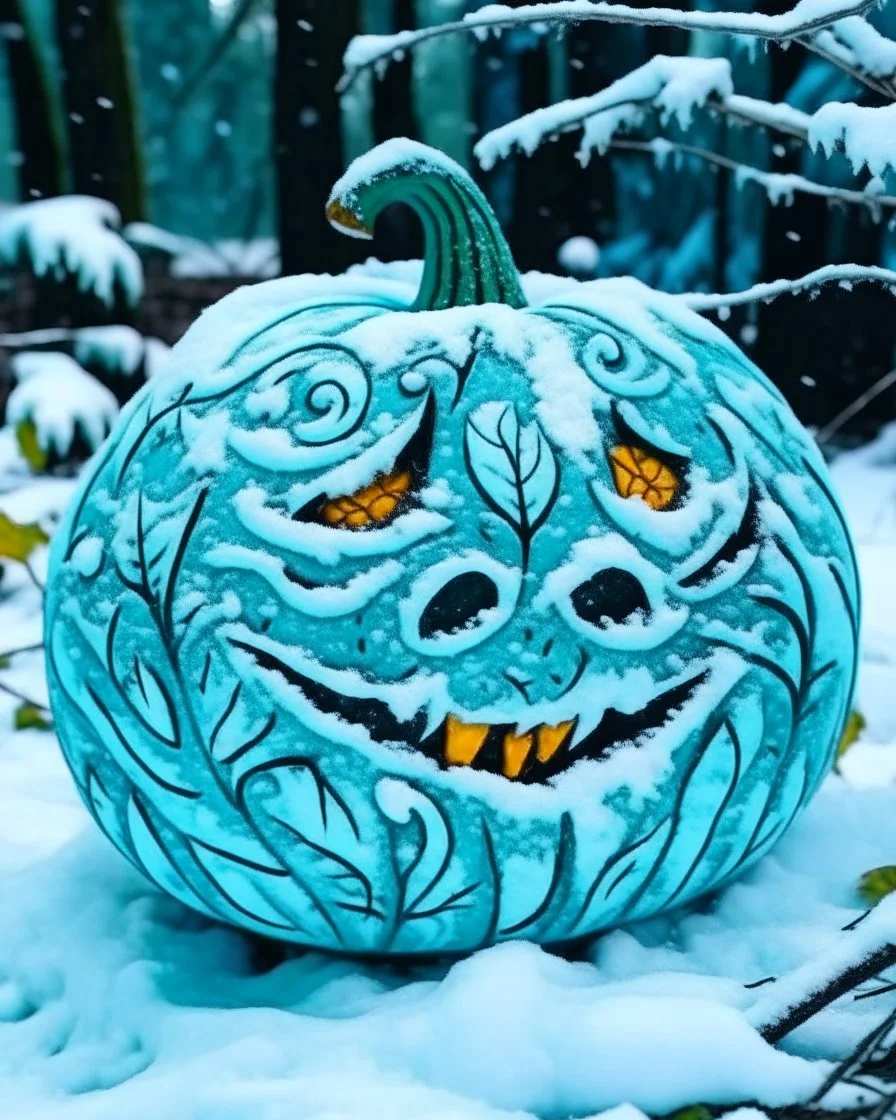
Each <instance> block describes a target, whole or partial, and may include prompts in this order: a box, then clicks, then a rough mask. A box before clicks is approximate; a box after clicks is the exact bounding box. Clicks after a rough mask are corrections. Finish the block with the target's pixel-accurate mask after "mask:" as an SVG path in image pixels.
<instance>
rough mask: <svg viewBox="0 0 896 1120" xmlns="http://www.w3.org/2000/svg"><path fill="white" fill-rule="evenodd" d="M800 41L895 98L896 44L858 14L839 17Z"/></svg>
mask: <svg viewBox="0 0 896 1120" xmlns="http://www.w3.org/2000/svg"><path fill="white" fill-rule="evenodd" d="M798 42H800V44H801V45H802V46H804V47H806V48H807V49H808V50H810V51H814V52H815V54H817V55H819V56H820V57H821V58H824V59H826V60H827V61H828V62H830V63H833V65H835V66H839V67H840V69H841V70H845V71H846V73H847V74H849V75H851V76H852V77H853V78H856V79H857V80H858V81H860V82H863V83H864V84H865V85H867V86H869V87H870V88H871V89H873V90H874V91H875V92H876V93H879V94H880V95H881V96H882V97H887V98H890V99H891V100H892V99H896V81H894V79H896V43H894V42H893V41H892V40H891V39H888V38H887V37H886V36H885V35H881V33H880V32H879V31H878V30H877V29H876V28H874V27H872V26H871V24H870V23H868V22H867V21H866V20H864V19H860V18H859V17H858V16H850V17H848V18H847V19H841V20H837V22H836V23H832V24H831V25H830V27H826V28H823V29H822V30H821V31H816V32H815V33H814V34H812V35H806V36H801V37H800V38H799V40H798Z"/></svg>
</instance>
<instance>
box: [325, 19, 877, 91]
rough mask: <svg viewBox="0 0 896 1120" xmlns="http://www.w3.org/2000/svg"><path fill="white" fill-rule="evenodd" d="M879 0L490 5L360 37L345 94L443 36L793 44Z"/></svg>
mask: <svg viewBox="0 0 896 1120" xmlns="http://www.w3.org/2000/svg"><path fill="white" fill-rule="evenodd" d="M875 2H876V0H797V3H796V4H795V5H794V6H793V7H792V8H789V9H788V10H787V11H785V12H780V13H779V14H778V15H764V14H762V13H759V12H708V11H700V10H689V11H679V10H676V9H674V8H660V7H652V8H634V7H630V6H629V5H627V4H614V3H608V2H606V0H553V2H549V3H542V4H525V5H523V6H521V7H517V8H510V7H508V6H507V5H506V4H488V5H486V6H485V7H483V8H480V9H479V10H478V11H475V12H470V13H469V14H467V15H466V16H464V18H463V19H461V20H456V21H454V22H451V23H442V24H437V25H435V26H432V27H424V28H421V29H420V30H417V31H399V32H397V33H396V34H394V35H358V36H356V37H355V38H354V39H353V40H352V41H351V42H350V43H349V45H348V48H347V50H346V52H345V56H344V58H343V67H344V71H345V72H344V74H343V77H342V80H341V81H340V83H339V87H338V88H339V89H340V91H342V90H345V89H348V88H349V87H350V86H351V85H352V84H353V83H354V81H355V80H356V78H357V77H358V75H359V74H361V73H362V72H364V71H366V70H370V69H375V70H377V72H379V73H382V71H383V70H384V68H385V67H387V66H388V65H389V63H390V62H391V61H393V60H394V59H398V58H401V57H403V55H404V54H405V52H406V51H408V50H412V49H413V48H414V47H416V46H417V45H418V44H420V43H423V42H426V41H427V40H429V39H434V38H437V37H440V36H442V35H453V34H458V33H460V32H468V33H472V34H474V35H476V36H478V37H479V38H485V37H486V36H487V35H488V34H489V33H492V32H494V33H496V34H500V33H501V32H502V31H505V30H507V29H509V28H513V27H520V26H528V27H532V26H536V27H539V26H544V27H564V26H571V25H573V24H577V23H584V22H587V21H592V20H594V21H599V22H602V23H620V24H634V25H637V26H641V27H645V26H646V27H670V28H678V29H679V30H682V31H715V32H720V33H727V34H730V35H745V36H750V37H753V38H758V39H767V40H773V41H777V42H784V43H786V42H790V41H792V40H794V39H798V38H800V37H802V36H810V35H812V34H814V33H817V32H819V31H822V30H824V29H826V28H828V27H830V26H831V25H832V24H834V23H837V22H838V21H840V20H843V19H846V18H848V17H850V16H861V15H863V14H864V13H865V12H867V11H870V9H871V8H872V7H873V6H874V3H875Z"/></svg>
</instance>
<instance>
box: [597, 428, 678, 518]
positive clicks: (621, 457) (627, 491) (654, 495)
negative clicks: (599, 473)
mask: <svg viewBox="0 0 896 1120" xmlns="http://www.w3.org/2000/svg"><path fill="white" fill-rule="evenodd" d="M609 460H610V470H611V471H612V472H613V482H614V483H615V485H616V490H617V491H618V493H619V494H621V495H622V497H623V498H634V497H635V496H638V497H640V498H643V500H644V501H645V502H646V503H647V504H648V505H649V506H650V508H651V509H657V510H659V509H666V508H667V507H668V506H670V505H671V504H672V502H674V500H675V498H676V496H677V495H678V491H679V489H680V487H681V479H680V478H679V476H678V474H676V472H675V471H674V470H673V469H672V467H671V466H669V465H668V463H664V462H663V460H662V459H659V458H657V456H656V454H655V453H654V452H652V451H647V450H645V448H643V447H637V446H636V445H634V444H620V445H619V446H618V447H614V448H613V449H612V451H610V453H609Z"/></svg>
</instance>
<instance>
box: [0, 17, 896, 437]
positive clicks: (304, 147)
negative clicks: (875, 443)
mask: <svg viewBox="0 0 896 1120" xmlns="http://www.w3.org/2000/svg"><path fill="white" fill-rule="evenodd" d="M510 2H511V6H513V0H510ZM635 2H638V0H635ZM479 6H481V5H480V4H479V3H478V2H474V0H0V35H2V44H3V48H4V49H3V50H2V51H0V198H2V199H4V200H6V201H7V202H9V203H14V202H27V201H29V200H32V199H37V198H44V197H49V196H53V195H58V194H64V193H77V194H90V195H95V196H99V197H103V198H107V199H109V200H111V201H112V202H114V203H115V205H116V206H117V207H118V209H119V210H120V212H121V215H122V219H123V221H124V222H125V223H127V226H126V229H127V228H130V229H131V230H132V233H133V238H134V240H135V242H137V243H139V244H140V248H141V254H142V255H143V257H144V261H145V264H146V268H147V277H148V280H151V279H152V278H153V277H156V278H160V283H161V281H162V280H164V285H163V288H164V292H165V297H164V298H161V297H159V298H156V299H155V301H153V300H152V299H150V302H149V303H148V304H147V307H145V308H144V309H143V311H142V313H141V312H140V310H139V309H134V308H129V307H124V306H121V307H113V308H102V307H98V306H91V305H90V304H89V302H88V303H86V304H85V302H84V300H83V299H82V298H81V297H80V296H79V295H78V293H76V292H73V291H72V290H71V286H69V288H68V289H66V286H65V285H64V284H63V285H59V284H52V285H51V284H46V283H44V284H38V285H37V286H36V288H35V287H34V285H32V287H31V289H29V290H28V295H27V298H23V297H22V290H23V288H22V284H21V282H20V281H21V277H18V276H16V275H15V274H13V273H9V274H8V275H7V276H6V277H5V279H4V285H5V286H4V288H3V289H2V291H0V328H2V327H3V326H4V325H5V326H6V329H9V326H10V324H11V325H12V327H14V329H16V330H18V331H21V330H23V329H30V328H33V327H45V326H54V325H58V324H60V323H63V324H72V323H74V324H75V325H80V324H81V323H84V322H95V321H100V322H119V321H121V322H133V321H135V319H136V321H137V322H138V324H139V325H145V324H146V320H147V317H149V319H150V320H151V321H150V322H149V323H148V327H147V329H148V330H149V332H150V333H152V334H155V335H158V336H160V337H162V338H165V339H166V341H173V340H174V338H175V337H176V336H177V335H178V334H179V333H180V332H181V331H182V329H183V327H184V326H185V325H186V321H187V320H188V319H189V318H190V316H191V315H192V314H195V312H196V311H198V310H199V308H200V307H201V306H202V304H203V303H205V302H208V301H209V300H210V299H212V298H214V297H215V296H217V295H219V294H222V293H223V291H224V290H227V288H228V287H233V286H235V285H236V284H238V283H241V282H245V281H246V280H249V281H251V280H254V279H257V278H258V277H259V276H262V275H271V274H276V273H277V272H278V271H282V272H284V273H295V272H306V271H314V272H334V271H339V270H342V269H343V268H345V267H346V266H348V265H349V264H351V263H353V262H355V261H358V260H361V259H363V257H364V256H366V255H368V254H369V253H370V252H371V251H373V252H375V253H376V255H377V256H378V257H380V258H381V259H386V260H390V259H404V258H408V257H413V256H417V255H419V252H420V239H419V234H418V230H417V229H416V228H415V225H414V221H413V219H412V217H411V215H409V214H408V213H406V212H401V211H396V212H390V213H387V214H386V215H384V217H383V219H382V220H381V223H380V228H378V230H377V239H376V242H375V245H374V248H373V250H371V248H370V246H369V245H367V244H365V243H359V242H356V241H352V240H350V239H347V238H344V237H341V236H340V235H339V234H337V233H336V232H335V231H333V230H332V229H330V227H329V226H328V225H327V224H326V223H325V221H324V217H323V204H324V201H325V199H326V197H327V194H328V192H329V189H330V186H331V184H332V183H333V181H334V180H335V179H336V178H337V177H338V175H339V174H340V172H341V170H342V169H343V167H344V166H345V165H346V164H347V162H348V161H349V160H350V159H351V158H352V157H354V156H356V155H358V154H360V153H362V152H363V151H365V150H367V149H368V148H369V147H371V146H372V145H373V144H375V143H377V142H378V141H381V140H384V139H386V138H388V137H391V136H396V135H406V136H411V137H415V138H417V139H420V140H423V141H425V142H427V143H430V144H433V145H435V146H437V147H439V148H441V149H443V150H444V151H446V152H448V153H449V154H450V155H451V156H453V157H454V158H455V159H457V160H459V161H460V162H461V163H463V164H465V165H466V166H467V167H469V168H470V170H471V171H473V173H474V174H475V175H476V176H477V178H478V179H479V181H480V182H481V184H482V186H483V187H484V189H485V191H486V193H487V194H488V196H489V198H490V200H491V202H492V204H493V206H494V207H495V209H496V211H497V213H498V216H499V218H500V220H501V222H502V223H503V225H504V227H505V229H506V230H507V233H508V237H509V240H510V243H511V245H512V247H513V249H514V252H515V255H516V258H517V261H518V264H519V266H520V268H521V269H538V270H542V271H546V272H564V271H572V272H573V273H574V274H578V275H580V276H591V275H599V276H613V275H622V274H633V275H635V276H638V277H639V278H641V279H643V280H645V281H646V282H648V283H650V284H653V285H654V286H656V287H659V288H662V289H665V290H668V291H694V290H698V291H699V290H702V291H717V292H720V291H730V290H737V289H742V288H746V287H749V286H750V285H751V284H754V283H756V282H758V281H762V280H770V279H775V278H781V277H788V278H789V277H796V276H800V275H802V274H805V273H806V272H809V271H811V270H812V269H814V268H817V267H819V266H821V265H823V264H826V263H831V262H846V261H853V262H856V263H859V264H883V265H888V266H890V267H893V266H894V264H896V234H894V232H893V231H892V230H891V229H890V228H888V226H887V225H886V224H885V223H876V222H874V221H873V220H872V218H871V216H870V215H869V214H868V212H867V210H865V209H858V208H854V209H843V208H831V207H830V206H829V204H828V203H826V202H825V201H824V200H822V199H813V198H806V197H802V198H800V199H798V200H797V201H796V202H795V203H794V205H792V206H777V207H773V206H771V205H769V204H768V202H767V200H766V199H765V196H764V194H763V192H762V191H761V190H760V188H759V187H757V186H755V185H753V184H748V185H746V186H745V187H743V188H739V187H738V186H737V185H736V184H735V183H734V182H733V181H732V178H731V176H730V175H728V174H726V173H712V172H709V171H707V169H706V167H705V165H702V164H700V165H699V166H697V165H691V164H690V163H689V162H688V161H687V160H685V161H684V162H681V163H678V164H674V165H673V164H669V165H667V166H665V167H664V168H657V167H656V166H654V165H653V163H652V162H649V161H647V160H646V159H645V157H644V156H643V155H640V154H637V153H631V154H614V155H613V156H611V157H609V158H604V159H600V158H595V159H594V160H593V161H592V162H591V163H590V165H589V166H588V167H586V168H581V167H580V166H579V164H578V163H577V162H576V160H575V159H574V152H575V149H576V146H577V138H576V137H574V136H570V137H564V138H562V139H561V140H560V141H559V142H557V143H553V144H549V145H547V146H545V147H544V148H542V149H541V150H540V151H538V152H537V153H536V154H535V155H534V156H532V157H531V158H526V157H518V158H515V159H510V160H507V161H505V162H504V163H502V164H500V165H499V166H498V167H497V168H495V169H494V170H493V171H491V172H489V173H488V174H483V173H481V172H480V171H479V170H478V169H477V168H476V167H475V166H474V164H473V160H472V146H473V143H474V142H475V140H476V139H477V138H478V137H479V136H481V135H482V133H483V132H485V131H488V130H489V129H492V128H494V127H496V126H498V125H500V124H502V123H504V122H506V121H508V120H511V119H513V118H514V117H516V116H518V115H519V114H520V113H522V112H526V111H528V110H530V109H533V108H536V107H538V106H541V105H545V104H548V103H551V102H553V101H556V100H558V99H560V98H564V97H576V96H581V95H584V94H589V93H593V92H595V91H597V90H598V89H600V88H602V87H604V86H605V85H607V84H608V83H609V82H611V81H612V80H614V79H615V78H618V77H620V76H621V75H623V74H624V73H626V72H628V71H629V70H631V69H632V68H633V67H635V66H637V65H638V64H640V63H641V62H643V61H645V60H646V59H648V58H649V57H651V56H652V55H654V54H657V53H665V54H702V55H727V56H728V57H730V58H731V59H732V63H733V66H734V71H735V77H736V84H737V87H738V92H741V93H747V94H752V95H753V96H758V97H764V98H768V99H771V100H775V101H776V100H786V101H788V102H789V103H791V104H793V105H794V106H796V107H798V108H800V109H803V110H805V111H807V112H811V111H813V110H814V109H816V108H818V107H819V106H820V105H821V104H823V103H825V102H827V101H831V100H848V99H856V100H859V101H860V102H864V103H866V104H874V103H875V102H874V101H873V100H869V98H872V99H873V97H874V95H873V94H869V92H868V91H867V90H865V89H863V88H862V87H860V86H859V85H858V84H853V83H852V81H851V79H850V78H849V77H848V76H846V75H844V74H843V72H842V71H840V70H837V69H835V68H833V67H831V66H830V65H829V64H827V63H826V62H824V61H822V60H821V59H818V58H815V57H812V56H809V55H807V54H805V53H804V52H802V51H800V50H799V49H798V48H797V47H792V48H791V49H790V50H786V51H785V50H781V49H779V48H777V47H771V48H769V49H768V50H766V49H765V48H763V47H759V48H758V49H757V50H756V51H754V52H750V51H749V50H748V49H747V48H746V47H745V46H741V45H736V44H733V43H732V41H731V40H730V39H727V38H723V37H720V36H717V35H714V34H712V33H687V32H679V31H669V30H662V29H642V28H634V27H622V26H607V25H599V24H586V25H581V26H579V27H578V28H573V29H571V30H569V31H567V32H566V33H564V34H563V35H560V36H558V35H556V34H551V35H544V34H540V33H539V32H537V31H536V30H533V29H531V28H529V29H523V28H520V29H518V30H513V31H510V32H507V33H505V34H503V35H502V36H501V37H500V38H490V39H488V40H487V41H485V42H479V41H477V40H475V39H473V38H471V37H464V36H446V37H444V38H441V39H438V40H436V41H434V42H432V43H430V44H427V45H426V46H424V47H422V48H420V49H419V50H418V51H417V52H415V53H414V55H413V56H412V57H406V58H404V59H402V60H401V61H398V62H395V63H393V64H392V65H391V66H390V67H389V69H388V70H387V72H386V73H385V75H384V76H382V77H377V76H375V75H372V74H368V75H363V76H362V77H361V78H360V80H359V81H358V82H356V83H355V85H354V86H353V87H352V88H351V90H350V91H349V92H348V93H347V94H345V95H343V96H342V97H340V96H339V95H337V93H336V91H335V86H336V83H337V80H338V78H339V76H340V73H341V69H342V65H341V59H342V54H343V51H344V49H345V47H346V45H347V43H348V42H349V40H350V39H351V38H352V36H354V35H356V34H358V33H364V32H374V33H384V32H390V31H394V30H398V29H402V28H413V27H421V26H426V25H428V24H431V23H434V22H442V21H445V20H448V19H455V18H458V17H460V16H462V15H463V14H464V13H465V12H466V11H469V10H473V9H474V8H476V7H479ZM681 6H687V5H684V4H682V5H681ZM700 6H710V5H709V4H706V3H701V5H700ZM728 6H730V5H728ZM741 6H744V7H746V6H749V5H748V4H743V5H741ZM789 6H790V5H788V4H785V3H783V2H781V0H764V2H763V3H762V4H760V5H757V6H756V8H755V10H761V11H764V12H769V13H771V12H776V11H780V10H782V9H784V8H786V7H789ZM891 7H892V6H891ZM894 16H896V9H893V15H891V17H890V19H891V21H892V20H893V18H894ZM876 18H878V17H872V22H874V20H875V19H876ZM885 30H887V31H888V32H889V34H891V35H892V34H893V32H894V31H896V28H894V27H888V28H885ZM695 128H696V129H697V135H699V134H700V130H703V135H704V136H705V137H706V138H707V140H710V139H711V141H712V146H713V147H714V148H715V150H717V151H721V152H724V153H726V154H728V155H730V156H731V157H732V158H734V159H737V158H749V162H751V163H752V164H754V165H755V166H759V167H765V168H769V169H771V170H775V171H803V172H809V173H811V175H812V176H813V178H815V179H818V180H820V181H823V182H828V183H832V184H835V185H836V184H844V185H845V184H847V183H852V182H853V181H854V180H853V176H852V174H851V172H850V169H849V167H848V165H847V164H846V162H845V160H843V159H842V157H834V159H832V160H830V161H826V160H821V159H816V158H815V157H812V156H807V155H806V154H805V151H804V149H803V148H801V147H799V148H797V147H794V148H791V147H789V146H788V145H787V144H786V143H785V144H781V143H779V142H777V141H774V140H770V139H769V138H768V137H767V136H765V135H762V134H758V133H756V132H754V131H749V132H748V131H746V130H744V129H741V128H732V127H731V126H726V125H725V124H724V123H719V122H713V121H709V120H707V121H701V122H697V124H696V125H695ZM726 128H727V129H728V131H727V132H726V131H725V130H726ZM667 134H668V132H667ZM693 135H694V132H693V131H692V133H691V136H693ZM144 223H152V225H153V226H155V227H158V229H160V230H164V231H168V233H170V234H173V235H176V237H175V238H173V239H169V240H168V241H166V240H165V239H164V238H162V237H160V236H148V235H147V233H146V229H147V227H146V226H145V225H144ZM141 231H142V233H141ZM572 237H586V238H589V239H591V240H592V241H593V242H595V243H596V245H597V246H598V248H599V257H598V258H597V261H596V263H595V262H594V261H592V262H588V261H587V258H586V257H583V256H582V254H581V253H580V254H578V255H572V254H570V253H569V252H564V251H563V250H562V247H563V246H564V244H565V243H566V242H567V241H568V240H569V239H570V238H572ZM161 290H162V288H159V287H158V286H157V287H156V288H155V289H153V288H152V285H151V284H150V283H148V285H147V291H148V298H149V297H151V296H152V295H153V291H155V294H156V296H158V293H159V291H161ZM147 308H148V310H147ZM141 314H142V319H141V318H140V316H141ZM894 323H896V305H894V304H893V297H892V295H890V293H889V292H888V291H886V290H885V289H883V288H880V287H879V286H877V285H871V284H865V285H861V286H859V287H857V288H856V289H855V290H853V291H852V292H847V291H844V290H842V289H840V288H838V287H836V286H828V287H827V288H825V289H824V290H822V291H821V292H820V293H819V294H818V295H817V297H816V298H814V299H812V298H809V297H808V296H787V297H783V298H780V299H778V300H776V301H775V302H774V303H771V304H769V305H762V304H759V305H751V306H749V307H747V308H744V309H738V310H736V311H733V312H732V313H731V315H730V317H729V318H727V319H726V320H724V321H723V322H722V323H721V325H722V327H723V328H724V329H725V330H727V331H728V332H729V333H730V334H731V335H732V337H734V338H735V339H736V340H737V341H738V342H739V343H740V344H741V345H742V346H743V347H744V349H745V350H746V351H747V352H748V353H749V354H750V356H751V357H753V358H754V360H756V361H757V362H758V364H759V365H760V366H762V367H763V368H765V369H766V370H767V371H768V372H769V373H770V374H771V376H772V377H773V378H774V380H775V381H777V383H778V384H779V385H780V386H781V387H782V388H783V389H784V391H785V392H786V394H787V395H788V397H789V398H790V400H791V402H792V403H793V405H794V406H795V408H796V410H797V412H798V413H799V414H800V416H801V417H802V418H803V419H804V421H806V422H807V423H810V424H813V425H824V424H825V423H826V422H828V421H829V420H830V419H831V418H832V417H833V416H835V415H836V414H837V413H838V412H839V411H840V410H841V409H842V408H843V407H844V406H845V405H847V404H848V403H849V402H850V401H851V400H853V399H855V398H856V397H857V396H858V395H859V394H860V393H861V392H862V391H863V390H865V389H866V388H868V387H869V386H870V385H872V384H873V383H874V382H875V381H877V380H879V379H880V378H881V377H882V376H883V375H884V374H885V373H886V372H887V371H888V370H889V369H891V368H892V367H893V366H894V364H896V360H894V359H896V330H894ZM893 401H894V398H893V395H892V393H884V394H881V395H880V396H879V397H878V398H877V399H876V400H875V402H874V403H873V404H872V405H871V406H869V407H868V408H867V409H865V410H863V411H862V412H861V413H860V414H859V415H858V416H857V417H856V419H855V420H854V421H852V422H851V423H850V424H849V425H847V426H846V427H845V428H844V429H843V431H842V434H843V435H844V436H845V437H846V438H847V439H857V438H862V437H864V436H866V435H867V434H868V433H869V430H871V429H874V428H876V427H877V426H879V425H880V424H881V423H883V422H886V421H888V420H890V419H891V418H892V417H893V413H894V405H893Z"/></svg>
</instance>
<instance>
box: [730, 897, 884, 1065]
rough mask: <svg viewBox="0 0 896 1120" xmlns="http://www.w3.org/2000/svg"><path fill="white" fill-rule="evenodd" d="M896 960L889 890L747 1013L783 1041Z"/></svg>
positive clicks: (772, 1036)
mask: <svg viewBox="0 0 896 1120" xmlns="http://www.w3.org/2000/svg"><path fill="white" fill-rule="evenodd" d="M894 964H896V895H890V896H889V897H888V898H885V899H883V900H882V901H881V902H879V903H878V904H877V906H876V907H875V908H874V910H873V911H872V912H871V914H869V916H868V917H867V918H866V919H865V921H863V922H862V923H861V924H860V925H859V926H857V927H856V928H855V929H853V930H850V931H849V932H845V933H844V934H843V936H842V937H841V938H839V939H838V940H837V942H836V943H835V944H834V945H833V946H832V947H831V948H830V949H828V950H827V952H825V953H821V954H820V955H819V956H817V957H815V958H814V959H812V960H810V961H808V962H807V963H806V964H805V965H803V966H802V967H801V968H797V969H794V971H793V972H791V973H790V974H789V975H788V976H783V977H781V979H779V980H777V981H776V982H775V984H774V985H773V986H769V988H768V990H767V992H766V994H764V995H763V996H761V997H760V998H759V999H758V1000H757V1001H756V1003H754V1004H753V1006H752V1007H751V1008H750V1010H749V1011H748V1012H747V1018H748V1019H749V1020H750V1022H751V1023H752V1024H753V1026H754V1027H755V1028H756V1029H757V1030H758V1031H759V1032H760V1034H761V1035H762V1037H763V1038H764V1039H765V1040H766V1041H767V1042H772V1043H777V1042H780V1041H781V1039H783V1038H786V1036H787V1035H788V1034H790V1032H791V1031H793V1030H795V1029H796V1028H797V1027H798V1026H801V1025H802V1024H803V1023H805V1022H806V1021H807V1020H808V1019H811V1018H812V1016H813V1015H816V1014H817V1013H818V1012H819V1011H821V1010H823V1009H824V1008H825V1007H827V1006H828V1004H830V1003H833V1001H834V1000H835V999H838V998H839V997H840V996H842V995H845V994H846V993H847V992H850V991H853V990H854V989H855V988H856V986H857V985H858V984H861V983H863V982H864V981H866V980H870V979H872V978H873V977H874V976H876V975H877V974H878V973H879V972H881V971H882V970H883V969H885V968H890V967H892V966H893V965H894Z"/></svg>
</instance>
